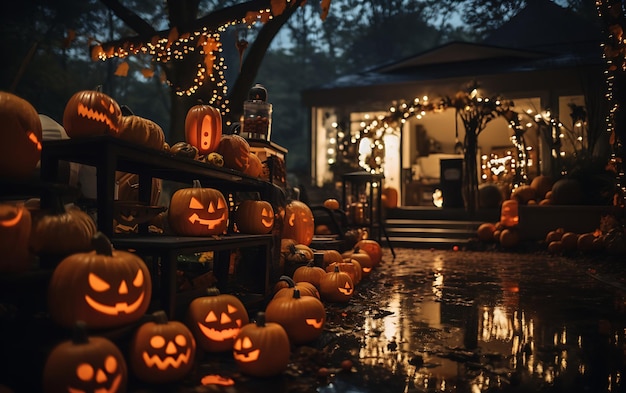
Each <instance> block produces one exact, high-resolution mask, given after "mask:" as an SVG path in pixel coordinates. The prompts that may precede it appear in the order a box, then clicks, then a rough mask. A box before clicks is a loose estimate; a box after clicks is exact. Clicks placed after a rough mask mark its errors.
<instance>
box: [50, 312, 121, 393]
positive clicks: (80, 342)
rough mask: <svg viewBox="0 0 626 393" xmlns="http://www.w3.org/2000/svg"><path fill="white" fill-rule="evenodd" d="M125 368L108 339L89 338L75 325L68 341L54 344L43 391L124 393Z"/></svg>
mask: <svg viewBox="0 0 626 393" xmlns="http://www.w3.org/2000/svg"><path fill="white" fill-rule="evenodd" d="M127 381H128V368H127V365H126V361H125V360H124V356H123V355H122V352H121V351H120V350H119V348H118V347H117V346H116V345H115V344H114V343H113V342H112V341H111V340H109V339H108V338H105V337H96V336H94V337H89V336H88V335H87V331H86V328H85V325H84V323H82V322H77V323H76V324H75V326H74V331H73V334H72V338H71V339H70V340H67V341H63V342H61V343H59V344H57V345H56V346H55V347H54V348H53V349H52V350H51V351H50V353H49V354H48V356H47V358H46V362H45V365H44V369H43V378H42V382H43V392H45V393H57V392H125V391H126V384H127Z"/></svg>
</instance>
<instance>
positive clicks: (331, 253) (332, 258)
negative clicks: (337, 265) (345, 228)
mask: <svg viewBox="0 0 626 393" xmlns="http://www.w3.org/2000/svg"><path fill="white" fill-rule="evenodd" d="M322 252H323V253H324V259H323V263H324V266H323V267H324V269H326V267H327V266H328V265H330V264H331V263H333V262H342V261H343V257H342V256H341V253H340V252H339V251H337V250H322Z"/></svg>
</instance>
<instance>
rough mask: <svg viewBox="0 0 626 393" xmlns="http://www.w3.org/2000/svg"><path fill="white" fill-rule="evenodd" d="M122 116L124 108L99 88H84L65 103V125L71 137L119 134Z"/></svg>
mask: <svg viewBox="0 0 626 393" xmlns="http://www.w3.org/2000/svg"><path fill="white" fill-rule="evenodd" d="M121 116H122V110H121V109H120V106H119V104H118V103H117V102H116V101H115V100H114V99H113V98H111V97H110V96H108V95H107V94H105V93H103V92H101V91H98V90H83V91H79V92H77V93H75V94H74V95H73V96H72V97H70V99H69V100H68V101H67V104H65V110H64V112H63V127H64V128H65V132H66V133H67V135H68V136H69V137H70V138H82V137H89V136H96V135H113V136H118V135H119V133H120V117H121Z"/></svg>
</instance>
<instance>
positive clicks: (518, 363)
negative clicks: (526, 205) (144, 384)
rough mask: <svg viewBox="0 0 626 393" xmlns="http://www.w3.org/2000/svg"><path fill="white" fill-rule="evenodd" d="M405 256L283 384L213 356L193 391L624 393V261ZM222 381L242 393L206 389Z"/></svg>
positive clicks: (334, 311)
mask: <svg viewBox="0 0 626 393" xmlns="http://www.w3.org/2000/svg"><path fill="white" fill-rule="evenodd" d="M396 254H397V257H396V258H395V259H393V258H392V257H391V253H390V252H389V250H388V249H385V254H384V262H383V263H382V264H381V265H380V266H379V267H378V269H377V271H375V272H374V273H372V274H371V275H370V276H369V277H368V278H366V279H364V280H363V281H361V283H360V284H359V285H358V286H357V290H358V291H357V293H356V294H355V295H354V297H353V298H352V300H351V301H350V302H349V303H348V304H346V305H337V304H327V305H326V311H327V322H326V329H325V332H324V333H323V334H322V336H321V337H320V338H319V339H317V340H316V341H315V342H313V343H311V344H310V345H306V346H299V347H295V348H293V349H292V361H291V363H290V365H289V367H288V370H287V371H285V372H284V373H283V374H282V375H280V376H278V377H274V378H267V379H259V378H250V377H246V376H243V375H241V374H239V373H238V372H237V371H236V368H235V367H234V366H233V363H232V359H231V356H230V355H229V354H226V355H224V356H217V357H215V356H214V355H207V356H206V357H205V359H204V362H202V363H201V364H200V365H199V366H198V368H197V370H196V371H195V382H194V380H193V378H192V380H191V381H189V384H188V385H187V388H188V389H189V390H188V391H195V392H204V391H206V392H214V391H224V392H320V393H340V392H341V393H366V392H372V393H375V392H384V393H387V392H389V393H391V392H398V393H401V392H455V393H466V392H467V393H478V392H567V393H577V392H591V393H602V392H621V391H626V389H625V387H624V382H623V381H622V372H623V368H624V359H625V348H626V341H625V330H624V329H625V327H626V318H625V314H624V309H625V300H624V299H625V298H626V281H625V280H626V274H624V273H626V266H624V265H626V263H625V262H624V261H623V258H616V257H613V258H608V257H605V256H588V257H581V256H577V257H563V256H553V255H550V254H548V253H545V252H541V251H538V252H537V251H535V252H531V253H527V252H520V253H516V252H513V253H511V252H502V251H497V250H495V251H482V252H479V251H452V250H449V251H448V250H414V249H399V250H398V249H396ZM622 284H624V285H622ZM214 374H217V375H220V376H223V377H226V378H228V379H232V380H233V381H234V385H232V386H229V387H223V386H220V385H209V386H203V385H201V384H200V385H199V384H198V382H197V381H200V380H201V377H202V376H203V375H214ZM178 388H181V387H180V386H179V387H178ZM181 391H186V390H184V389H183V390H181Z"/></svg>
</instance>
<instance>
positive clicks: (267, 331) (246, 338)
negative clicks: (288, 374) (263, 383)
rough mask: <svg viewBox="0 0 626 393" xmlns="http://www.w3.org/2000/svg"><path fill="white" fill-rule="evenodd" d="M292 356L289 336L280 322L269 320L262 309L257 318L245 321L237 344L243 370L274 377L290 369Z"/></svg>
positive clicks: (236, 356)
mask: <svg viewBox="0 0 626 393" xmlns="http://www.w3.org/2000/svg"><path fill="white" fill-rule="evenodd" d="M290 356H291V346H290V342H289V336H288V335H287V332H286V331H285V328H283V327H282V326H281V325H280V324H278V323H276V322H266V320H265V313H264V312H259V313H258V314H257V317H256V322H253V323H249V324H247V325H244V327H243V328H241V331H240V332H239V335H238V336H237V339H236V340H235V343H234V344H233V358H234V359H235V363H236V364H237V367H238V369H239V371H241V372H242V373H243V374H246V375H251V376H255V377H272V376H276V375H279V374H281V373H282V372H284V371H285V370H286V369H287V365H288V364H289V358H290Z"/></svg>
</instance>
